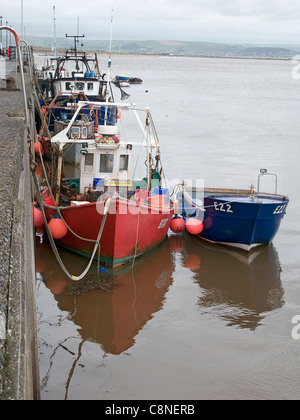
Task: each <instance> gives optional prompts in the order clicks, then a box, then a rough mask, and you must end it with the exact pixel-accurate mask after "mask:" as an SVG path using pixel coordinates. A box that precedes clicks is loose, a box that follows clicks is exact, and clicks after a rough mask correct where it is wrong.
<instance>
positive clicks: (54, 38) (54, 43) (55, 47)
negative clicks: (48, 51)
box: [53, 6, 57, 57]
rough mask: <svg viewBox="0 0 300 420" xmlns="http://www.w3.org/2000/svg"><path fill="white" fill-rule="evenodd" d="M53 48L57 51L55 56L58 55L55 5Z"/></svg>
mask: <svg viewBox="0 0 300 420" xmlns="http://www.w3.org/2000/svg"><path fill="white" fill-rule="evenodd" d="M53 48H54V52H55V57H57V45H56V17H55V6H53Z"/></svg>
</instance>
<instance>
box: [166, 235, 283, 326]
mask: <svg viewBox="0 0 300 420" xmlns="http://www.w3.org/2000/svg"><path fill="white" fill-rule="evenodd" d="M171 240H172V241H173V242H172V243H173V248H174V249H175V250H177V251H180V250H182V252H181V255H182V264H183V265H184V266H185V267H187V268H190V269H191V270H192V271H193V272H194V276H193V278H194V281H195V282H197V283H198V284H199V286H200V290H201V293H200V294H199V298H198V301H197V304H198V307H199V310H200V312H201V313H202V314H211V315H212V316H213V317H218V318H220V319H223V320H225V321H226V322H227V324H226V325H227V326H233V327H238V328H248V329H250V330H255V329H256V328H257V327H258V326H259V325H260V324H261V322H262V320H263V319H264V318H265V316H266V313H267V312H270V311H273V310H275V309H278V308H280V307H282V306H283V305H284V290H283V288H282V285H281V279H280V274H281V267H280V263H279V260H278V255H277V251H276V249H275V248H274V246H273V245H270V246H267V247H260V248H256V249H254V250H252V251H251V252H250V253H249V254H248V253H245V252H244V251H241V250H236V249H234V248H228V247H226V246H223V245H215V244H208V243H206V242H204V241H202V240H199V239H197V238H192V237H190V236H187V235H184V236H181V237H180V236H177V237H176V236H175V235H174V236H173V237H171ZM183 250H184V251H183Z"/></svg>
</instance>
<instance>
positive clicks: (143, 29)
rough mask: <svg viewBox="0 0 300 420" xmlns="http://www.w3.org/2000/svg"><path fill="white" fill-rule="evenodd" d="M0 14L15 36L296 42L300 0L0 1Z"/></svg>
mask: <svg viewBox="0 0 300 420" xmlns="http://www.w3.org/2000/svg"><path fill="white" fill-rule="evenodd" d="M1 3H2V4H0V16H2V17H3V24H4V23H5V22H6V21H8V24H9V25H10V26H12V27H13V28H14V29H15V30H16V31H17V32H19V33H20V35H21V9H22V7H21V5H22V3H23V26H24V27H25V38H26V35H41V36H53V6H55V9H56V32H57V37H64V36H65V34H66V33H68V34H69V35H75V34H76V33H77V22H78V17H79V28H80V29H79V32H80V35H81V34H85V36H86V37H87V38H88V39H100V40H107V39H109V37H110V20H111V10H112V9H113V11H114V12H113V29H112V35H113V39H115V40H176V41H208V42H226V43H261V44H278V43H281V44H286V43H288V44H300V0H106V1H104V0H87V1H83V0H80V1H79V0H60V1H58V0H56V1H55V0H1Z"/></svg>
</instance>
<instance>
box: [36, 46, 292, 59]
mask: <svg viewBox="0 0 300 420" xmlns="http://www.w3.org/2000/svg"><path fill="white" fill-rule="evenodd" d="M32 48H33V52H34V53H36V54H40V55H43V54H44V55H45V56H49V57H50V56H53V51H52V50H51V48H46V47H36V46H35V47H32ZM65 51H66V49H65V48H59V49H57V53H58V54H60V55H62V54H64V53H65ZM80 51H81V50H80ZM85 52H86V53H87V54H95V53H97V54H98V55H106V56H108V55H109V54H111V55H113V56H123V57H126V56H136V57H139V56H143V57H168V58H216V59H230V60H268V61H290V60H291V59H292V58H290V57H286V58H285V57H248V56H228V57H227V56H221V55H220V56H217V55H197V56H196V55H176V54H164V53H162V54H143V53H128V52H126V53H122V52H121V53H117V52H111V53H108V52H107V51H101V50H99V51H95V50H88V49H87V50H85Z"/></svg>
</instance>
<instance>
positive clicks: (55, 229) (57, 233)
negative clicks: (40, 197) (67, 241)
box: [49, 213, 68, 239]
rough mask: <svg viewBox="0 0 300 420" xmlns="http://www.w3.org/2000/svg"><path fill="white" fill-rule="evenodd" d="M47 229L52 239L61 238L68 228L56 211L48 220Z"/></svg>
mask: <svg viewBox="0 0 300 420" xmlns="http://www.w3.org/2000/svg"><path fill="white" fill-rule="evenodd" d="M49 230H50V233H51V235H52V238H53V239H62V238H64V237H65V236H66V234H67V233H68V228H67V226H66V225H65V224H64V222H63V221H62V220H61V218H60V216H59V214H58V213H57V214H56V215H55V216H54V217H53V218H52V219H51V220H50V222H49Z"/></svg>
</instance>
